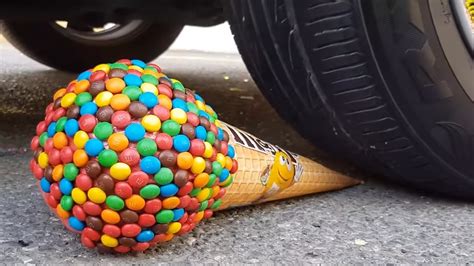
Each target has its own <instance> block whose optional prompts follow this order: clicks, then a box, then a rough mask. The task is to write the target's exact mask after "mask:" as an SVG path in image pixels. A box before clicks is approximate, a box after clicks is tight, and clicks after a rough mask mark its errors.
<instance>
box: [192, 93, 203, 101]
mask: <svg viewBox="0 0 474 266" xmlns="http://www.w3.org/2000/svg"><path fill="white" fill-rule="evenodd" d="M194 99H196V100H198V101H201V102H204V99H203V98H202V97H201V96H200V95H199V94H196V93H195V94H194Z"/></svg>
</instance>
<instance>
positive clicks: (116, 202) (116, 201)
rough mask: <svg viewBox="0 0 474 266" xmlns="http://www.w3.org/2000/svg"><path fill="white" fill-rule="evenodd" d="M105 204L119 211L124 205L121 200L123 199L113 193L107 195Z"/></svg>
mask: <svg viewBox="0 0 474 266" xmlns="http://www.w3.org/2000/svg"><path fill="white" fill-rule="evenodd" d="M105 204H107V207H109V208H111V209H112V210H114V211H120V210H121V209H123V207H125V202H124V201H123V199H121V198H120V197H119V196H115V195H110V196H107V199H106V200H105Z"/></svg>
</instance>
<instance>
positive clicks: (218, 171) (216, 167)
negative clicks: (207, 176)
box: [212, 161, 222, 176]
mask: <svg viewBox="0 0 474 266" xmlns="http://www.w3.org/2000/svg"><path fill="white" fill-rule="evenodd" d="M212 173H214V174H215V175H216V176H220V175H221V173H222V165H221V164H220V163H219V162H217V161H214V162H212Z"/></svg>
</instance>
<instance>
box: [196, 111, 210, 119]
mask: <svg viewBox="0 0 474 266" xmlns="http://www.w3.org/2000/svg"><path fill="white" fill-rule="evenodd" d="M198 115H199V116H204V117H205V118H207V119H209V118H210V116H209V114H208V113H206V112H204V111H203V110H199V112H198Z"/></svg>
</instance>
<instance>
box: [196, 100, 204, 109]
mask: <svg viewBox="0 0 474 266" xmlns="http://www.w3.org/2000/svg"><path fill="white" fill-rule="evenodd" d="M194 103H195V104H196V106H197V108H199V110H204V109H205V108H206V106H205V105H204V103H203V102H201V101H199V100H196V101H195V102H194Z"/></svg>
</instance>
